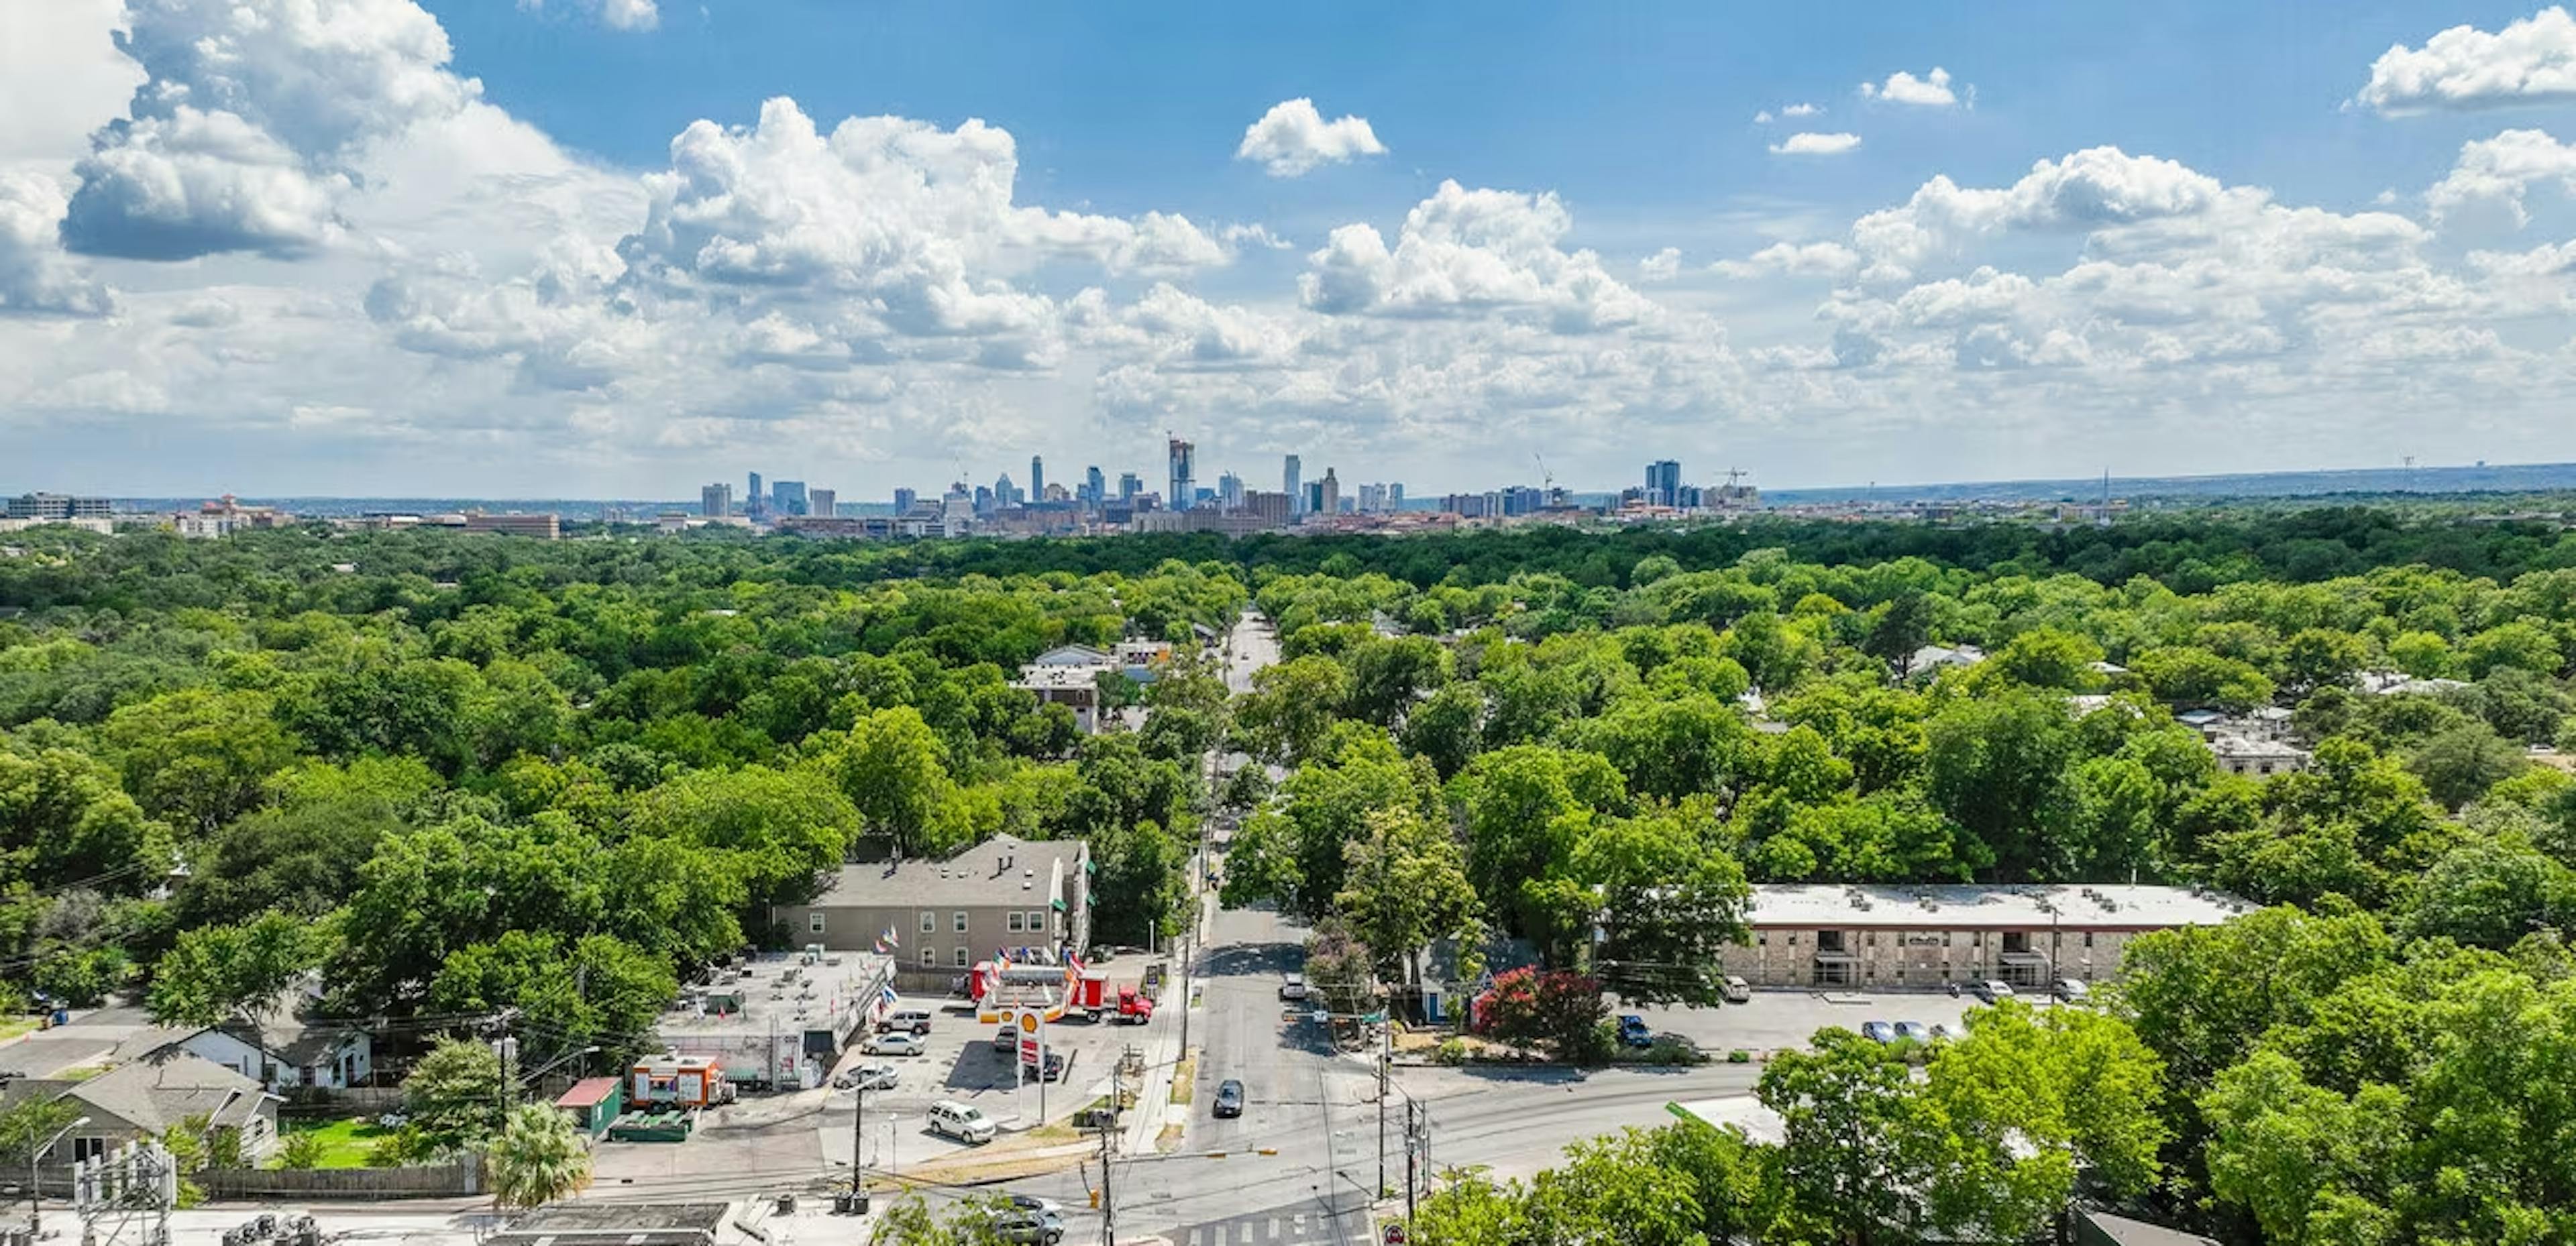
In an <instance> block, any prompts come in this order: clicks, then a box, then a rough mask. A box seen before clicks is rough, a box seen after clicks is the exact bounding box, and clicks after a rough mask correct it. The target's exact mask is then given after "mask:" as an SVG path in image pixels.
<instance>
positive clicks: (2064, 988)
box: [2048, 978, 2093, 1004]
mask: <svg viewBox="0 0 2576 1246" xmlns="http://www.w3.org/2000/svg"><path fill="white" fill-rule="evenodd" d="M2048 993H2049V994H2051V995H2054V996H2056V997H2057V999H2058V1002H2060V1003H2066V1004H2080V1003H2083V1002H2084V1001H2086V1000H2088V999H2091V998H2093V988H2091V987H2089V986H2086V985H2084V984H2083V983H2081V982H2078V981H2076V980H2075V979H2073V978H2059V979H2058V980H2057V982H2056V984H2055V985H2053V986H2051V987H2050V988H2049V989H2048Z"/></svg>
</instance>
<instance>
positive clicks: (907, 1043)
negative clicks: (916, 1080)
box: [859, 1034, 929, 1056]
mask: <svg viewBox="0 0 2576 1246" xmlns="http://www.w3.org/2000/svg"><path fill="white" fill-rule="evenodd" d="M859 1050H861V1051H864V1052H866V1053H867V1054H869V1055H872V1056H917V1055H920V1054H921V1053H922V1052H924V1051H927V1050H929V1048H927V1047H926V1046H924V1045H923V1044H922V1041H921V1036H920V1035H918V1034H879V1035H876V1036H875V1037H873V1038H870V1039H869V1040H868V1045H867V1046H865V1047H862V1048H860V1049H859Z"/></svg>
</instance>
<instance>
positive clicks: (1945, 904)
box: [1745, 883, 2254, 930]
mask: <svg viewBox="0 0 2576 1246" xmlns="http://www.w3.org/2000/svg"><path fill="white" fill-rule="evenodd" d="M2253 907H2254V906H2253V905H2251V904H2249V903H2247V902H2246V901H2244V900H2240V899H2237V898H2236V897H2234V896H2231V895H2228V894H2226V893H2224V892H2220V891H2214V890H2211V889H2208V888H2193V887H2154V886H2143V885H2138V884H2117V883H2113V884H2102V885H2098V886H2085V885H2079V884H2073V883H2066V884H2020V885H2005V884H1984V883H1937V884H1930V885H1925V886H1871V887H1845V886H1835V885H1832V884H1824V883H1799V884H1757V885H1755V887H1754V888H1753V902H1752V904H1751V906H1750V908H1749V910H1748V912H1747V913H1746V916H1745V920H1746V921H1747V922H1748V923H1750V924H1751V925H1754V926H1756V927H1794V928H1798V929H1809V928H1817V927H1847V928H1852V927H1878V928H1880V929H1902V930H1938V929H1943V928H1945V927H1946V928H1955V929H1960V930H1972V929H1973V930H1994V929H2028V930H2048V929H2051V928H2056V929H2062V930H2160V929H2163V928H2165V927H2168V926H2214V925H2217V924H2219V923H2220V922H2224V921H2226V920H2227V919H2229V918H2231V917H2234V916H2236V915H2237V914H2239V913H2244V912H2247V911H2250V910H2251V909H2252V908H2253Z"/></svg>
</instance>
